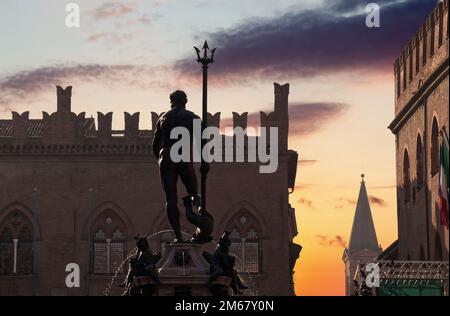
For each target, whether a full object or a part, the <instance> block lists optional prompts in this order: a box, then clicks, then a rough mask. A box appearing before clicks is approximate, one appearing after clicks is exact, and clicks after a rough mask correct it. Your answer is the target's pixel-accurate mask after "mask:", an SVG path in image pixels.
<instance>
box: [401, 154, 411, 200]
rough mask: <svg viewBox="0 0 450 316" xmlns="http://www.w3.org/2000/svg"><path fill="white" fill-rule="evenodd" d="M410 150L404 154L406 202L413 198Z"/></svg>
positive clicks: (404, 195)
mask: <svg viewBox="0 0 450 316" xmlns="http://www.w3.org/2000/svg"><path fill="white" fill-rule="evenodd" d="M409 171H410V165H409V154H408V150H406V149H405V153H404V155H403V198H404V201H405V203H407V202H409V201H410V199H411V177H410V172H409Z"/></svg>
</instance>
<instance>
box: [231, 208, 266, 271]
mask: <svg viewBox="0 0 450 316" xmlns="http://www.w3.org/2000/svg"><path fill="white" fill-rule="evenodd" d="M257 226H258V225H257V221H256V219H255V218H254V217H253V216H252V215H251V214H250V213H248V212H245V211H241V212H239V213H238V214H237V215H235V216H234V217H233V218H232V220H231V221H230V223H229V225H228V230H229V231H231V234H230V239H231V242H232V243H231V247H230V252H231V253H233V254H234V255H235V256H236V257H237V260H236V269H237V271H238V272H245V273H259V272H260V271H261V265H260V259H261V258H260V257H261V251H260V239H259V235H258V228H257Z"/></svg>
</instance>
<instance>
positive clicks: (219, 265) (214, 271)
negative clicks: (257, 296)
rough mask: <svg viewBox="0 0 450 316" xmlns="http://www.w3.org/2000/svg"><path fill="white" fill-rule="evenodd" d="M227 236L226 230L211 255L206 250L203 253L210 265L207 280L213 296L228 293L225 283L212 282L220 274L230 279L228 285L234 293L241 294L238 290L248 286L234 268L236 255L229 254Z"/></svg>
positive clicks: (228, 234)
mask: <svg viewBox="0 0 450 316" xmlns="http://www.w3.org/2000/svg"><path fill="white" fill-rule="evenodd" d="M229 236H230V232H227V231H226V232H224V233H223V235H222V237H221V238H220V241H219V244H218V245H217V248H216V250H215V251H214V253H213V255H211V254H210V253H208V252H204V253H203V256H204V258H205V259H206V261H208V263H209V264H210V265H211V267H210V277H209V282H210V284H211V291H212V293H213V295H214V296H227V295H228V288H227V287H226V286H225V285H222V284H215V283H214V282H215V281H216V280H217V279H218V278H219V277H222V276H224V277H227V278H229V279H230V287H231V289H232V290H233V293H234V294H236V295H239V294H242V292H241V291H240V290H245V289H247V288H248V287H247V286H246V285H245V284H244V282H243V281H242V279H241V277H240V276H239V273H238V272H237V271H236V269H235V268H234V267H235V263H236V256H234V255H232V254H230V246H231V240H230V238H229Z"/></svg>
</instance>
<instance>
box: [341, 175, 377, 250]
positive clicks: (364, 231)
mask: <svg viewBox="0 0 450 316" xmlns="http://www.w3.org/2000/svg"><path fill="white" fill-rule="evenodd" d="M364 178H365V175H364V174H362V175H361V188H360V190H359V197H358V202H357V204H356V211H355V217H354V219H353V226H352V233H351V236H350V242H349V246H348V251H349V253H355V252H357V251H360V250H364V249H367V250H371V251H374V252H376V253H379V252H380V248H379V246H378V240H377V234H376V232H375V225H374V224H373V219H372V211H371V210H370V204H369V197H368V196H367V190H366V182H365V181H364Z"/></svg>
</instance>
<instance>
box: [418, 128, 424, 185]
mask: <svg viewBox="0 0 450 316" xmlns="http://www.w3.org/2000/svg"><path fill="white" fill-rule="evenodd" d="M416 151H417V152H416V159H417V162H416V166H417V167H416V168H417V170H416V172H417V175H416V177H417V190H420V189H422V187H423V184H424V178H425V163H424V154H423V145H422V137H421V136H420V134H419V135H417V148H416Z"/></svg>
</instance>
